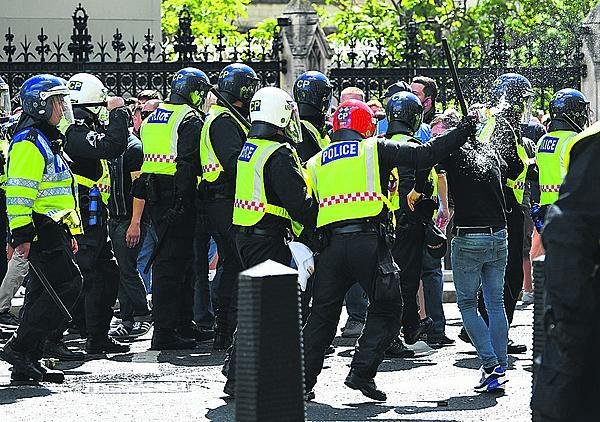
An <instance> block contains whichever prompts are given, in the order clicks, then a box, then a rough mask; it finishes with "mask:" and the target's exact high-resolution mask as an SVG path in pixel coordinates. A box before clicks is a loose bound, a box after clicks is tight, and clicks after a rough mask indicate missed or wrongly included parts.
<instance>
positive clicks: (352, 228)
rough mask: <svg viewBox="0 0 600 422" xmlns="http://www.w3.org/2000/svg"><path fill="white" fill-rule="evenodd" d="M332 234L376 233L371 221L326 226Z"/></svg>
mask: <svg viewBox="0 0 600 422" xmlns="http://www.w3.org/2000/svg"><path fill="white" fill-rule="evenodd" d="M328 230H329V232H330V233H331V234H332V235H339V234H353V233H377V229H376V228H375V226H374V225H373V223H357V224H347V225H345V226H336V227H330V228H328Z"/></svg>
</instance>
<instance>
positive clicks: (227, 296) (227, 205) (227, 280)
mask: <svg viewBox="0 0 600 422" xmlns="http://www.w3.org/2000/svg"><path fill="white" fill-rule="evenodd" d="M205 206H206V211H207V214H208V222H209V232H210V234H211V235H212V237H213V239H214V240H215V242H216V243H217V250H218V251H219V263H220V265H221V267H222V269H223V272H222V273H221V276H220V279H219V287H218V289H217V307H216V310H215V312H216V315H215V317H216V323H217V330H219V331H222V332H223V333H224V334H229V335H231V334H233V331H234V330H235V327H236V325H237V295H236V294H235V293H236V292H237V288H236V285H237V279H238V274H239V273H240V271H241V270H242V264H241V262H240V258H239V255H238V252H237V250H236V246H235V240H234V239H233V232H232V225H231V222H232V220H233V200H229V199H214V200H210V201H206V203H205Z"/></svg>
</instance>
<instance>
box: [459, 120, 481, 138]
mask: <svg viewBox="0 0 600 422" xmlns="http://www.w3.org/2000/svg"><path fill="white" fill-rule="evenodd" d="M457 128H458V129H459V130H461V131H464V132H466V134H467V136H469V137H470V138H474V137H475V134H476V133H477V117H476V116H470V115H467V116H463V117H462V119H461V120H460V122H459V123H458V126H457Z"/></svg>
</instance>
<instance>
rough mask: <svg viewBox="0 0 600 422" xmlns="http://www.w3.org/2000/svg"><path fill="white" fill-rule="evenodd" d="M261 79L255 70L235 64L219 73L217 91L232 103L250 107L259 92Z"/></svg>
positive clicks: (241, 64)
mask: <svg viewBox="0 0 600 422" xmlns="http://www.w3.org/2000/svg"><path fill="white" fill-rule="evenodd" d="M259 85H260V79H259V78H258V76H257V75H256V72H255V71H254V69H252V68H251V67H250V66H247V65H245V64H243V63H233V64H230V65H229V66H226V67H225V68H224V69H223V70H222V71H221V73H219V80H218V81H217V89H218V90H219V92H220V93H221V94H223V96H224V97H225V98H226V99H227V101H229V102H230V103H234V102H236V101H241V102H242V105H243V106H248V104H250V100H251V99H252V96H253V95H254V93H255V92H256V91H257V90H258V88H259Z"/></svg>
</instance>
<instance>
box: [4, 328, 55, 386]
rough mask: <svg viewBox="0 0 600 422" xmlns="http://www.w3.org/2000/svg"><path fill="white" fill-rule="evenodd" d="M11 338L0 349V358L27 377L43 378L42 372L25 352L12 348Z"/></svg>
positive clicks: (33, 378)
mask: <svg viewBox="0 0 600 422" xmlns="http://www.w3.org/2000/svg"><path fill="white" fill-rule="evenodd" d="M13 339H14V337H13ZM12 342H13V340H12V339H11V340H9V341H8V343H6V344H5V345H4V347H3V348H2V349H0V359H2V360H4V361H6V362H8V363H10V364H11V365H12V366H13V368H15V369H16V370H17V371H18V372H20V373H22V374H24V375H25V376H27V378H28V379H31V380H33V381H36V382H39V381H41V380H42V379H43V378H44V374H42V373H41V372H40V371H39V370H38V369H37V368H36V367H35V365H34V363H33V362H32V361H31V359H29V357H28V356H27V354H26V353H23V352H19V351H17V350H15V349H14V348H13V344H12Z"/></svg>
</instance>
